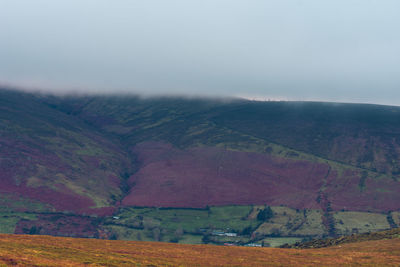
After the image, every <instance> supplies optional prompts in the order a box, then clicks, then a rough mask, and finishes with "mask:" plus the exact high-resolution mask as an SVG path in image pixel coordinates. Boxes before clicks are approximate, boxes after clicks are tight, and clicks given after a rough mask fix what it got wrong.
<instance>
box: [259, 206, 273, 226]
mask: <svg viewBox="0 0 400 267" xmlns="http://www.w3.org/2000/svg"><path fill="white" fill-rule="evenodd" d="M273 216H274V212H273V211H272V209H271V208H270V207H269V206H267V207H266V208H265V209H263V210H260V211H259V212H258V214H257V220H259V221H262V222H266V221H268V220H269V219H271V218H272V217H273Z"/></svg>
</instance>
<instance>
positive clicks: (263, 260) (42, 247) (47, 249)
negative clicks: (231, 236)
mask: <svg viewBox="0 0 400 267" xmlns="http://www.w3.org/2000/svg"><path fill="white" fill-rule="evenodd" d="M0 264H5V265H17V266H83V265H92V266H299V265H303V266H343V265H346V266H360V265H362V266H399V265H400V239H399V238H395V239H389V240H378V241H367V242H359V243H351V244H343V245H341V246H336V247H330V248H319V249H278V248H246V247H224V246H214V245H183V244H171V243H161V242H136V241H115V240H113V241H111V240H97V239H80V238H65V237H51V236H32V235H6V234H1V235H0Z"/></svg>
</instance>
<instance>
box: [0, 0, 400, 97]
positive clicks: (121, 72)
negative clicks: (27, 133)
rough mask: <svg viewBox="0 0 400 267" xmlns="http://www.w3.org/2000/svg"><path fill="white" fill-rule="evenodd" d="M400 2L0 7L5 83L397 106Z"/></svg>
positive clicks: (210, 0) (45, 2)
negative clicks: (399, 13)
mask: <svg viewBox="0 0 400 267" xmlns="http://www.w3.org/2000/svg"><path fill="white" fill-rule="evenodd" d="M399 10H400V2H399V1H396V0H381V1H378V0H347V1H345V0H335V1H318V0H246V1H245V0H240V1H239V0H203V1H191V0H189V1H188V0H186V1H184V0H146V1H136V0H120V1H111V0H79V1H78V0H68V1H67V0H60V1H52V0H36V1H30V0H19V1H15V0H0V38H1V39H0V40H1V41H0V85H3V86H10V87H20V88H27V89H28V90H29V89H31V90H34V89H38V90H39V89H40V90H42V91H48V92H53V93H66V92H81V93H95V92H97V93H104V92H107V93H118V92H119V93H127V92H131V93H136V94H144V95H188V96H191V95H200V96H228V97H230V96H233V97H245V98H250V99H259V100H260V99H264V100H266V99H272V100H300V101H301V100H315V101H332V102H356V103H376V104H389V105H400V66H399V65H400V49H399V48H400V31H399V30H398V28H399V26H400V16H399V15H398V12H399Z"/></svg>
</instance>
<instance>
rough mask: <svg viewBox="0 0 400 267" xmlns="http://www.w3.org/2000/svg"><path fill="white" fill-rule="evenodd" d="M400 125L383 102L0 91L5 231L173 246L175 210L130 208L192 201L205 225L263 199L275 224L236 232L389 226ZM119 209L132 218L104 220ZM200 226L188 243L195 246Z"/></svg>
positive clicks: (257, 236)
mask: <svg viewBox="0 0 400 267" xmlns="http://www.w3.org/2000/svg"><path fill="white" fill-rule="evenodd" d="M399 133H400V108H398V107H389V106H379V105H361V104H337V103H316V102H256V101H247V100H240V99H229V100H228V99H195V98H192V99H185V98H173V97H169V98H144V99H143V98H140V97H136V96H68V97H57V96H49V95H39V94H29V93H23V92H17V91H11V90H0V196H1V202H0V203H1V205H2V210H1V212H3V213H2V214H1V216H0V220H1V221H4V222H5V224H6V226H4V227H3V228H4V229H7V230H6V231H7V232H10V231H12V230H13V229H14V230H15V231H17V232H20V233H30V232H34V233H39V234H46V233H47V234H54V235H69V233H70V232H71V233H72V232H73V231H76V232H77V233H78V234H76V233H72V234H71V235H72V236H88V237H93V236H94V237H104V238H109V237H111V236H113V237H115V236H119V237H121V238H126V239H135V238H136V234H137V232H138V231H139V232H138V233H141V235H147V239H149V240H151V239H152V238H153V234H154V233H153V232H154V231H156V232H157V231H160V233H159V234H160V236H164V239H163V238H161V240H166V241H169V240H173V239H174V237H175V236H174V233H175V231H178V232H181V230H180V228H182V229H186V228H185V227H187V222H185V221H184V220H183V219H182V218H179V223H177V222H174V221H173V220H175V219H176V218H174V217H173V216H172V215H171V214H168V218H169V219H161V218H158V217H157V212H158V211H157V210H152V212H151V216H148V217H149V218H150V219H149V220H150V221H153V222H155V223H156V225H155V226H154V225H153V226H151V227H147V228H146V229H144V228H143V225H142V226H140V223H142V224H143V223H144V224H146V223H147V222H146V221H145V219H144V218H145V217H146V216H144V215H140V216H142V218H139V217H138V216H139V215H138V214H137V213H136V211H135V212H133V211H134V210H133V211H132V212H131V213H129V212H126V211H129V209H130V208H133V207H138V206H140V207H153V209H154V208H159V207H162V208H185V209H190V208H196V209H199V210H201V212H200V213H201V216H200V217H201V218H202V222H201V223H198V228H199V229H200V228H206V229H207V231H208V232H207V233H210V231H213V230H218V229H217V228H216V226H215V227H214V226H212V225H211V226H210V225H208V224H209V222H210V221H211V222H215V225H218V227H222V228H223V226H224V220H225V219H226V218H225V217H224V218H222V217H221V218H219V217H218V216H215V214H214V215H212V216H213V217H212V219H210V218H208V217H205V216H210V214H208V213H207V212H206V211H205V210H206V209H207V207H215V206H220V207H226V208H227V209H229V207H230V206H232V205H237V207H239V208H238V210H241V209H242V208H243V209H250V208H249V207H253V210H254V212H256V211H257V208H256V207H263V206H265V205H268V206H272V207H275V210H276V212H275V215H274V216H275V217H274V218H273V219H272V220H271V221H268V222H263V223H261V222H255V221H253V219H254V218H256V217H257V215H255V216H253V215H254V214H253V215H252V216H253V217H254V218H253V217H252V219H246V218H247V217H246V216H247V215H246V214H241V215H240V216H241V217H238V218H236V219H238V220H241V219H240V218H242V219H243V222H238V223H237V225H240V227H242V228H240V227H239V228H238V229H235V230H236V231H237V232H239V233H241V232H245V233H246V237H245V238H243V237H239V238H237V240H240V242H242V243H245V241H244V240H246V242H247V241H249V242H250V241H254V242H255V241H257V242H261V241H262V240H263V241H264V242H267V243H271V244H278V241H277V240H276V238H283V239H282V240H280V241H279V242H283V240H285V238H289V239H291V240H298V239H303V238H309V237H315V236H327V235H331V236H336V235H343V234H351V233H352V232H368V231H375V230H383V229H389V228H394V227H397V226H398V225H399V224H400V221H399V220H398V218H399V217H398V212H399V211H400V204H399V203H400V194H399V192H400V183H399V182H398V181H397V180H398V178H399V175H400V173H399V168H400V167H399V164H398V162H399V159H400V135H399ZM240 207H242V208H240ZM278 207H281V208H278ZM125 208H126V209H127V210H124V209H125ZM153 211H154V212H153ZM60 212H61V213H60ZM175 213H176V212H175ZM189 213H190V212H189ZM60 214H62V215H60ZM122 214H123V216H125V217H124V219H123V221H124V222H134V223H133V224H132V223H125V224H121V222H122V221H118V219H111V218H112V217H107V215H108V216H112V215H114V216H117V217H119V215H122ZM129 214H130V215H129ZM160 214H161V213H160ZM177 214H178V213H177ZM88 215H89V216H88ZM96 215H97V216H100V217H96ZM60 216H61V217H60ZM126 216H128V218H126ZM129 216H132V218H130V217H129ZM177 216H178V215H177ZM182 216H183V215H182ZM178 217H179V216H178ZM183 218H184V216H183ZM115 220H117V221H115ZM177 220H178V219H177ZM182 220H183V221H182ZM55 222H56V223H55ZM366 222H367V223H366ZM136 224H139V226H140V227H142V228H143V229H142V228H140V227H139V226H138V225H136ZM57 225H58V226H57ZM63 225H68V227H64V226H63ZM71 225H72V226H74V225H76V227H75V228H74V227H72V228H70V227H71ZM150 225H151V224H150ZM86 226H87V227H86ZM183 226H184V227H183ZM32 227H33V228H32ZM135 227H136V228H135ZM137 227H139V228H140V229H137ZM174 227H176V228H177V229H175V230H174V229H172V228H174ZM248 227H250V228H248ZM245 228H248V229H245ZM73 229H75V230H73ZM156 229H158V230H156ZM188 229H189V228H188ZM199 229H197V228H196V229H192V228H190V231H189V230H187V233H181V234H182V240H185V241H184V242H200V241H201V240H202V238H203V235H204V233H199V232H198V231H199ZM140 231H142V232H140ZM162 231H165V233H162ZM152 233H153V234H152ZM199 234H200V235H199ZM196 235H197V236H196ZM224 238H225V237H224ZM211 239H212V238H211ZM226 239H227V240H229V238H226ZM187 240H189V241H187ZM190 240H192V241H190ZM193 240H195V241H193ZM221 240H222V241H221ZM221 240H214V241H215V242H216V243H218V242H219V243H221V242H223V240H225V239H221ZM237 240H236V241H237ZM238 242H239V241H238ZM240 242H239V243H240Z"/></svg>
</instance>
